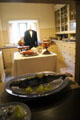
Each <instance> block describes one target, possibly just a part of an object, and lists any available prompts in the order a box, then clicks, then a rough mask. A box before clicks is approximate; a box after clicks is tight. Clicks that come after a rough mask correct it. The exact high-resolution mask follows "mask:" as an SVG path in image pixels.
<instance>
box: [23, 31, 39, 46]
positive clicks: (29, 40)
mask: <svg viewBox="0 0 80 120" xmlns="http://www.w3.org/2000/svg"><path fill="white" fill-rule="evenodd" d="M24 45H25V46H30V48H32V47H36V46H38V42H37V32H36V31H34V30H32V37H31V36H30V31H29V30H27V31H26V32H25V35H24Z"/></svg>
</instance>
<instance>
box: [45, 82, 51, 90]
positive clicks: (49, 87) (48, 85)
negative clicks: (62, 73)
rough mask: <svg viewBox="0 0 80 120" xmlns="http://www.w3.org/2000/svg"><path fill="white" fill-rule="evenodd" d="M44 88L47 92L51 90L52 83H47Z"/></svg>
mask: <svg viewBox="0 0 80 120" xmlns="http://www.w3.org/2000/svg"><path fill="white" fill-rule="evenodd" d="M44 90H45V91H46V92H47V91H50V90H51V85H50V83H48V84H47V85H46V87H45V88H44Z"/></svg>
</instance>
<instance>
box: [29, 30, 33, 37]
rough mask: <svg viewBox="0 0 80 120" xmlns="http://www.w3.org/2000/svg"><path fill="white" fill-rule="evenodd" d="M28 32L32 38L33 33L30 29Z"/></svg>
mask: <svg viewBox="0 0 80 120" xmlns="http://www.w3.org/2000/svg"><path fill="white" fill-rule="evenodd" d="M29 33H30V36H31V38H32V34H33V33H32V30H30V31H29Z"/></svg>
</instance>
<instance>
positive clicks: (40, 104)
mask: <svg viewBox="0 0 80 120" xmlns="http://www.w3.org/2000/svg"><path fill="white" fill-rule="evenodd" d="M5 85H6V83H1V84H0V104H1V103H7V102H14V101H18V102H24V103H26V104H27V105H28V106H29V107H30V109H31V120H80V88H79V87H78V86H76V89H73V88H75V84H74V85H73V86H74V87H71V89H68V90H67V91H63V92H61V93H60V94H58V95H57V96H49V97H47V98H45V99H38V100H34V101H28V100H26V101H24V99H22V100H21V99H20V98H17V97H13V96H11V95H8V94H7V93H6V92H5V91H4V87H5Z"/></svg>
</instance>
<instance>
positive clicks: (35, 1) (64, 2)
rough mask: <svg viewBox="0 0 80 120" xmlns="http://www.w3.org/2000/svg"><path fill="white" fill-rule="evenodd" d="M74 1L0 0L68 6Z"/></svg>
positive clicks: (4, 0)
mask: <svg viewBox="0 0 80 120" xmlns="http://www.w3.org/2000/svg"><path fill="white" fill-rule="evenodd" d="M72 1H76V0H0V2H25V3H48V4H49V3H54V4H68V3H70V2H72Z"/></svg>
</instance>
